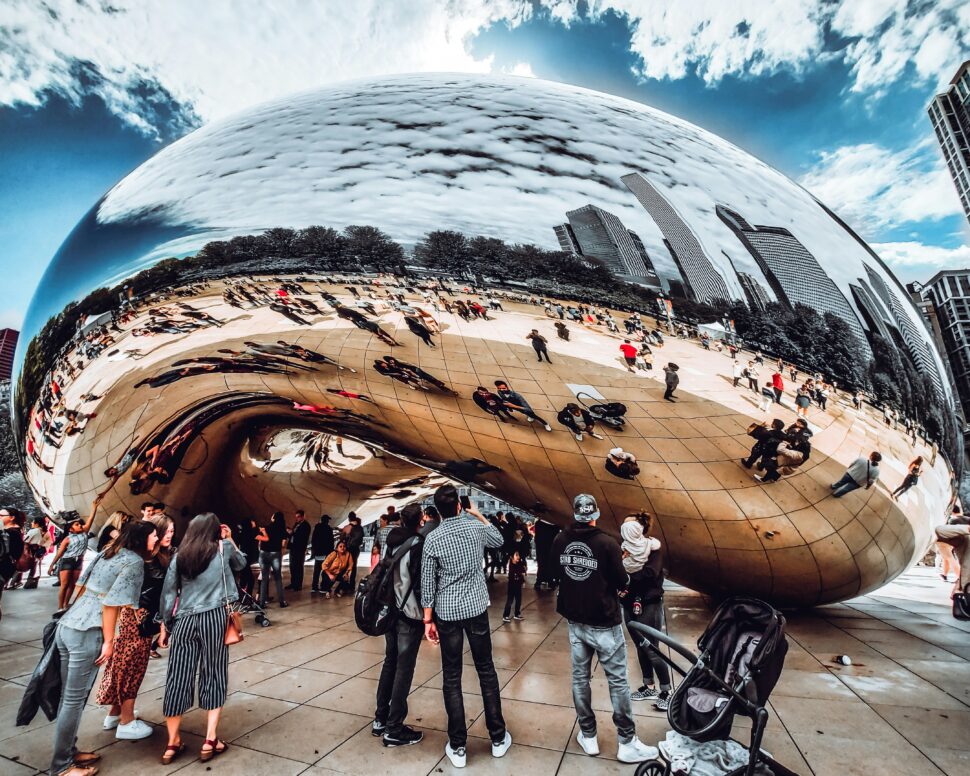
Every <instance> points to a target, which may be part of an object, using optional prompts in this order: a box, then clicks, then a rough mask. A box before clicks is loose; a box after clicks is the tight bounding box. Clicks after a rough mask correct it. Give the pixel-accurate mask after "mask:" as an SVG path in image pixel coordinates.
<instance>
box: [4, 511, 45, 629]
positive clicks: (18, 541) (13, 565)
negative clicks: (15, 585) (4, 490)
mask: <svg viewBox="0 0 970 776" xmlns="http://www.w3.org/2000/svg"><path fill="white" fill-rule="evenodd" d="M22 519H23V513H22V512H21V511H20V510H19V509H14V508H13V507H9V508H4V509H0V597H2V595H3V589H4V587H5V586H6V584H7V583H8V582H11V581H13V580H14V579H15V578H16V577H17V561H18V560H20V557H21V556H22V555H23V553H24V535H23V532H22V531H21V530H20V525H19V524H18V523H19V521H20V520H22ZM52 566H53V564H52ZM0 616H2V614H0Z"/></svg>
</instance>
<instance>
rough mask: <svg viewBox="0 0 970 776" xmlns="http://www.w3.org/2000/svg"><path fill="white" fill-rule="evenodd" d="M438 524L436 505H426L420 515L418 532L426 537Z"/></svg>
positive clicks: (439, 517) (439, 518)
mask: <svg viewBox="0 0 970 776" xmlns="http://www.w3.org/2000/svg"><path fill="white" fill-rule="evenodd" d="M439 525H441V515H440V514H438V509H437V507H434V506H430V505H429V506H426V507H425V508H424V513H423V514H422V515H421V528H420V529H419V530H418V533H419V534H421V536H425V537H426V536H427V535H428V534H429V533H431V532H432V531H433V530H434V529H435V528H437V527H438V526H439Z"/></svg>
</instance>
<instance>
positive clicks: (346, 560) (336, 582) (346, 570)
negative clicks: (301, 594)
mask: <svg viewBox="0 0 970 776" xmlns="http://www.w3.org/2000/svg"><path fill="white" fill-rule="evenodd" d="M320 570H321V571H322V572H323V573H322V574H321V575H320V586H319V588H318V590H319V592H321V593H323V596H324V598H331V597H332V596H334V595H336V596H337V598H340V597H341V596H342V595H343V594H344V592H350V591H352V590H353V585H352V584H351V581H350V580H351V574H352V573H353V570H354V558H353V555H351V554H350V551H349V550H348V549H347V540H346V539H341V540H339V541H338V542H337V547H336V549H334V551H333V552H331V553H330V554H329V555H328V556H327V557H326V558H324V560H323V563H322V564H321V565H320Z"/></svg>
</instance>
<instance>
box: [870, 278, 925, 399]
mask: <svg viewBox="0 0 970 776" xmlns="http://www.w3.org/2000/svg"><path fill="white" fill-rule="evenodd" d="M865 268H866V274H867V275H868V276H869V283H870V285H871V286H872V289H873V291H875V293H876V296H878V297H879V299H880V300H881V301H882V303H883V304H884V305H885V307H886V309H887V310H888V311H889V313H890V315H892V319H893V322H894V323H895V324H896V328H897V329H898V330H899V333H900V335H901V336H902V339H903V344H904V345H905V347H906V350H908V351H909V354H910V355H911V356H912V358H913V361H914V362H915V364H916V367H917V368H918V369H919V370H920V371H921V372H923V374H925V375H927V376H928V377H929V378H930V379H931V380H932V381H933V385H935V386H936V389H937V391H939V392H940V394H941V395H944V390H943V378H942V376H941V375H940V371H939V369H938V367H937V365H936V359H934V358H933V354H932V352H931V351H930V347H929V345H928V344H927V339H928V332H927V331H926V330H925V329H924V328H923V327H921V326H917V325H916V324H915V323H914V322H913V321H912V319H911V318H910V317H909V313H908V311H907V309H906V303H905V302H903V301H902V300H901V299H900V298H899V297H898V296H896V293H895V292H894V291H893V289H892V288H891V287H890V286H889V284H887V283H886V281H884V280H883V279H882V278H881V277H880V276H879V273H878V272H876V271H875V270H874V269H873V268H872V267H870V266H869V265H868V264H866V265H865ZM934 279H935V278H934ZM927 285H929V284H927Z"/></svg>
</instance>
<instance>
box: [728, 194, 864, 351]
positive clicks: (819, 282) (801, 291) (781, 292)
mask: <svg viewBox="0 0 970 776" xmlns="http://www.w3.org/2000/svg"><path fill="white" fill-rule="evenodd" d="M714 210H715V212H716V213H717V216H718V218H720V219H721V220H722V221H723V222H724V223H725V224H727V226H728V228H729V229H730V230H731V231H732V232H734V234H735V235H736V236H737V238H738V239H739V240H740V241H741V244H742V245H744V247H745V248H747V249H748V252H749V253H750V254H751V256H752V258H753V259H754V260H755V261H756V262H757V264H758V267H759V268H760V269H761V271H762V272H763V273H764V276H765V279H766V280H767V281H768V285H770V286H771V290H772V291H774V292H775V296H776V297H777V298H778V301H779V302H781V304H783V305H785V306H786V307H788V308H789V309H792V310H793V309H794V308H795V305H796V304H798V303H801V304H803V305H806V306H807V307H811V308H812V309H813V310H816V311H818V313H819V314H820V315H822V314H824V313H832V314H833V315H837V316H838V317H839V318H841V319H842V320H843V321H845V322H846V323H847V324H848V325H849V328H850V329H851V330H852V332H853V333H854V334H855V335H856V338H857V339H858V340H859V344H860V345H862V347H863V349H864V351H865V352H866V353H867V354H868V352H869V345H868V343H867V342H866V335H865V331H864V329H863V328H862V324H861V323H859V318H858V316H857V315H856V314H855V311H854V310H853V309H852V306H851V305H850V304H849V301H848V300H847V299H846V298H845V296H844V295H843V293H842V292H841V291H840V290H839V287H838V286H837V285H836V284H835V281H833V280H832V278H830V277H829V276H828V274H827V273H826V272H825V270H823V269H822V265H821V264H819V263H818V259H816V258H815V257H814V256H813V255H812V254H811V253H810V252H809V250H808V249H807V248H806V247H805V246H804V245H802V244H801V242H799V240H798V238H796V237H795V235H793V234H792V233H791V232H789V231H788V230H787V229H783V228H782V227H780V226H752V225H751V224H750V223H748V222H747V221H746V220H745V219H744V218H743V217H742V216H741V215H740V214H739V213H737V212H736V211H734V210H731V209H730V208H728V207H725V206H724V205H717V206H716V207H715V208H714Z"/></svg>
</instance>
